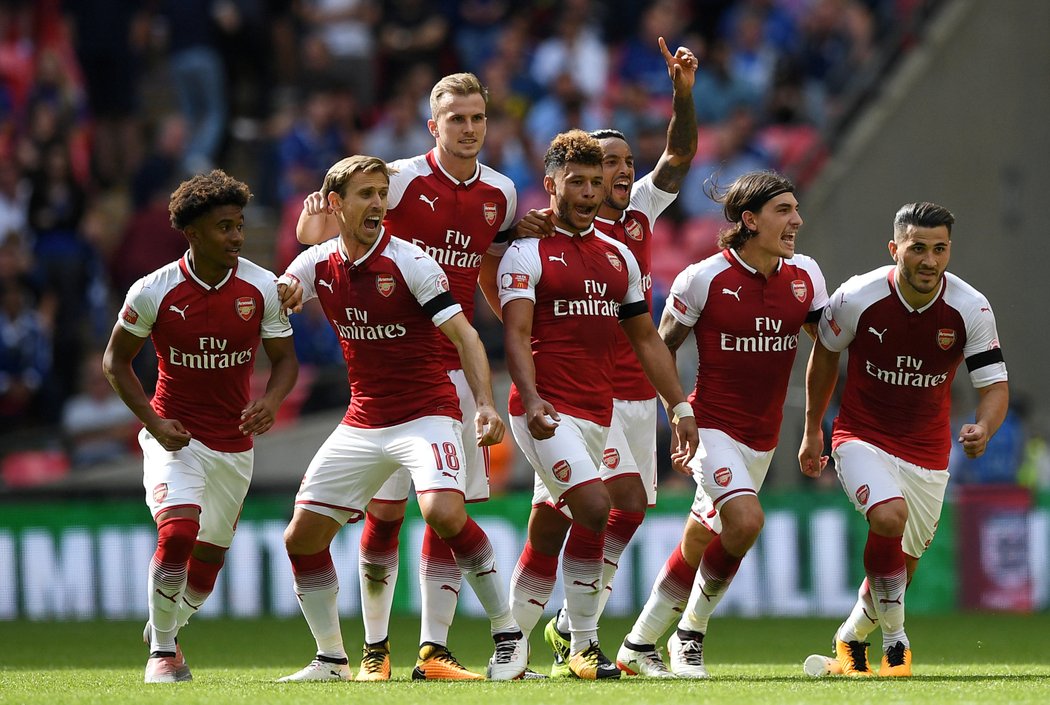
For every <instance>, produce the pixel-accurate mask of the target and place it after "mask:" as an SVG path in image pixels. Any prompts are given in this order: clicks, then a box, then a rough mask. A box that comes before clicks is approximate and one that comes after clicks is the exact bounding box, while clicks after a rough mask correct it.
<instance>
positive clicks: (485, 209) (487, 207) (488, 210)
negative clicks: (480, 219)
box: [481, 201, 496, 225]
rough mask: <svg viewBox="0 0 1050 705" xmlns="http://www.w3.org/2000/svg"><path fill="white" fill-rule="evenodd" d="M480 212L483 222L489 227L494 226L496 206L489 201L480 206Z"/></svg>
mask: <svg viewBox="0 0 1050 705" xmlns="http://www.w3.org/2000/svg"><path fill="white" fill-rule="evenodd" d="M481 212H482V213H483V214H484V215H485V222H486V223H488V224H489V225H495V224H496V204H495V203H493V202H492V201H489V202H487V203H485V204H484V205H482V206H481Z"/></svg>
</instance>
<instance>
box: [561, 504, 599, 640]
mask: <svg viewBox="0 0 1050 705" xmlns="http://www.w3.org/2000/svg"><path fill="white" fill-rule="evenodd" d="M604 545H605V532H604V531H591V530H590V529H588V528H586V527H583V526H581V525H579V524H577V523H576V522H573V523H572V528H571V529H569V538H568V540H566V542H565V559H564V561H563V562H562V568H561V574H562V582H563V583H564V586H565V606H566V611H567V612H568V613H569V632H570V633H571V634H572V645H571V651H572V653H576V652H578V651H581V650H583V649H585V648H587V646H588V645H589V644H590V642H592V641H597V640H598V603H599V602H600V600H601V595H602V591H603V588H602V550H603V547H604Z"/></svg>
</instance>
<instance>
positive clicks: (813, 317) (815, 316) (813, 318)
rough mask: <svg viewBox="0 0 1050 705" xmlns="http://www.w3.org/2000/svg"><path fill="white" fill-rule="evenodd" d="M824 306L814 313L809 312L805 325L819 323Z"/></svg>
mask: <svg viewBox="0 0 1050 705" xmlns="http://www.w3.org/2000/svg"><path fill="white" fill-rule="evenodd" d="M824 308H825V307H824V306H821V307H820V308H818V309H817V310H816V311H810V312H809V313H807V314H806V323H820V317H821V316H823V315H824Z"/></svg>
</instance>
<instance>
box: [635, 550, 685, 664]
mask: <svg viewBox="0 0 1050 705" xmlns="http://www.w3.org/2000/svg"><path fill="white" fill-rule="evenodd" d="M695 578H696V568H694V567H693V566H691V565H689V564H688V563H686V560H685V556H683V555H682V544H680V543H679V544H678V545H677V546H675V549H674V551H672V552H671V555H670V557H669V558H668V559H667V562H666V563H664V567H663V568H661V569H660V573H659V575H657V576H656V582H655V583H653V589H652V591H651V592H650V593H649V599H648V600H647V601H646V603H645V606H644V607H643V608H642V612H641V614H639V615H638V619H637V620H635V622H634V626H633V627H632V628H631V632H630V633H629V634H628V635H627V640H628V641H630V642H631V643H632V644H645V645H655V644H656V642H657V641H659V640H660V638H661V637H662V636H663V634H664V632H666V631H667V630H668V629H669V628H670V627H671V626H672V625H673V624H674V623H675V621H676V620H677V619H678V618H679V615H681V614H682V613H684V612H685V607H686V604H688V602H689V593H690V591H691V590H692V588H693V580H694V579H695Z"/></svg>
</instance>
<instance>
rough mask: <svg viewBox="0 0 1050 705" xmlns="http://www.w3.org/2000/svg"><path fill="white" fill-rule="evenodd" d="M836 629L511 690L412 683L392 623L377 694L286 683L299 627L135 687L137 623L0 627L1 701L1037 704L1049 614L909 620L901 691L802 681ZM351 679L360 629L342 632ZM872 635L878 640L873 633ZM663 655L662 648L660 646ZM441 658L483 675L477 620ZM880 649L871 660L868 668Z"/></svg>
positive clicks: (197, 638) (200, 644) (734, 642)
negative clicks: (701, 668) (699, 661)
mask: <svg viewBox="0 0 1050 705" xmlns="http://www.w3.org/2000/svg"><path fill="white" fill-rule="evenodd" d="M543 624H544V622H541V623H540V625H539V627H540V628H538V629H537V630H536V632H535V633H534V634H533V639H532V642H533V651H532V653H533V656H532V666H533V667H534V668H535V669H536V670H539V671H546V670H547V669H548V668H549V666H550V654H549V649H548V648H547V647H546V645H545V644H544V643H543V639H542V634H541V632H542V625H543ZM836 626H837V622H835V621H830V620H818V619H760V620H742V619H718V620H715V621H714V622H713V623H712V631H711V636H710V641H709V643H707V644H706V645H705V651H706V656H707V662H708V669H709V670H710V671H711V675H712V678H711V679H710V680H708V681H654V680H646V679H641V678H626V677H625V678H622V679H620V680H619V681H605V682H600V683H594V682H585V681H575V680H565V679H559V680H547V681H529V682H519V683H487V682H481V683H479V682H475V683H462V682H461V683H425V682H413V681H411V680H410V679H409V674H410V671H411V668H412V666H413V665H414V659H415V647H416V644H415V640H416V638H417V634H418V621H417V620H415V619H411V618H396V619H395V620H394V621H393V623H392V625H391V627H392V629H391V633H392V634H393V635H394V636H393V639H392V642H393V643H392V646H393V666H394V678H395V680H394V681H393V682H390V683H289V684H277V683H275V682H274V681H275V680H276V679H277V678H279V677H280V676H283V675H287V674H289V673H291V672H293V671H295V670H298V669H299V668H301V667H302V666H304V665H306V663H307V662H308V661H309V660H310V658H311V657H312V655H313V641H312V639H311V638H310V636H309V632H308V630H307V627H306V624H305V622H304V621H303V620H301V619H299V620H252V621H232V620H221V621H212V620H204V619H201V620H197V621H195V622H194V623H193V624H191V625H190V626H189V627H188V628H187V629H186V630H185V631H184V633H183V636H182V638H181V639H180V642H181V643H182V645H183V648H184V649H185V651H186V657H187V661H188V662H189V664H190V666H191V667H192V669H193V674H194V681H193V682H192V683H180V684H174V685H145V684H144V683H143V682H142V669H143V666H144V664H145V660H146V650H145V646H144V645H143V644H142V643H141V642H140V641H139V639H140V635H141V630H142V625H141V623H131V622H65V623H49V622H45V623H33V622H0V703H5V704H6V703H27V704H32V705H36V704H39V705H44V704H47V705H51V704H61V703H77V704H87V703H100V704H101V703H105V704H106V705H110V704H112V703H144V704H145V703H148V704H149V705H166V704H167V703H171V704H172V705H175V704H176V703H177V704H178V705H198V704H199V705H225V704H226V703H252V704H253V705H254V704H256V703H275V704H277V705H300V704H302V705H307V704H309V705H316V704H318V703H328V702H367V703H368V705H406V704H409V703H413V704H414V703H426V704H427V705H445V704H446V703H449V704H453V703H454V704H455V705H502V704H503V703H521V704H522V705H541V704H546V703H559V704H560V705H567V704H570V703H573V702H581V701H582V702H594V701H595V700H596V699H598V698H600V699H601V705H621V704H622V705H641V704H643V703H661V704H662V703H690V704H693V703H698V702H699V703H708V702H711V703H725V704H727V705H736V704H738V703H740V704H748V703H834V704H835V705H841V703H844V702H858V701H864V702H888V703H889V702H892V703H924V702H925V703H937V704H938V705H939V704H940V703H981V704H982V705H996V704H998V703H1003V704H1006V703H1010V704H1013V703H1040V704H1042V703H1046V702H1050V649H1047V648H1046V645H1047V641H1046V637H1045V635H1046V634H1047V633H1048V631H1050V614H1039V615H1028V616H1013V615H957V616H949V617H915V618H913V619H909V621H908V634H909V636H910V637H911V639H912V642H913V645H914V647H915V651H914V654H915V661H914V666H913V670H914V672H915V677H913V678H911V679H905V680H897V679H894V680H878V679H872V680H864V681H857V680H852V679H844V678H834V677H826V678H816V679H815V678H809V677H807V676H805V675H804V674H803V673H802V661H803V660H804V659H805V657H806V656H807V655H809V654H810V653H829V651H830V643H829V642H830V639H831V635H832V632H833V630H834V629H835V627H836ZM629 627H630V623H629V622H628V621H627V620H616V619H609V620H603V627H602V632H601V633H602V636H603V647H604V650H605V652H606V654H607V655H608V656H609V657H610V658H614V657H615V654H616V649H617V648H618V646H619V642H620V639H622V638H623V635H624V634H625V633H626V631H627V630H628V628H629ZM343 633H344V635H345V637H346V639H347V647H348V649H350V650H351V666H352V667H353V668H355V670H356V660H357V656H358V653H359V652H358V649H359V640H360V638H361V634H362V630H361V626H360V623H359V622H357V621H354V620H348V621H346V622H344V624H343ZM874 636H876V637H878V633H876V634H875V635H874ZM661 646H662V645H661ZM451 647H452V649H453V652H454V653H455V654H456V656H457V657H458V658H459V659H460V660H461V661H462V662H463V663H464V664H465V665H466V666H468V667H471V668H473V669H475V670H478V671H481V672H484V668H485V663H486V662H487V660H488V657H489V656H490V655H491V652H492V641H491V639H490V638H489V635H488V625H487V624H486V623H483V622H480V621H476V620H468V619H458V620H457V621H456V624H455V625H454V627H453V630H452V641H451ZM878 653H879V649H878V646H877V644H876V646H875V647H873V649H872V650H871V655H872V657H873V658H872V661H873V663H876V664H877V662H878V659H879V656H878Z"/></svg>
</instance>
